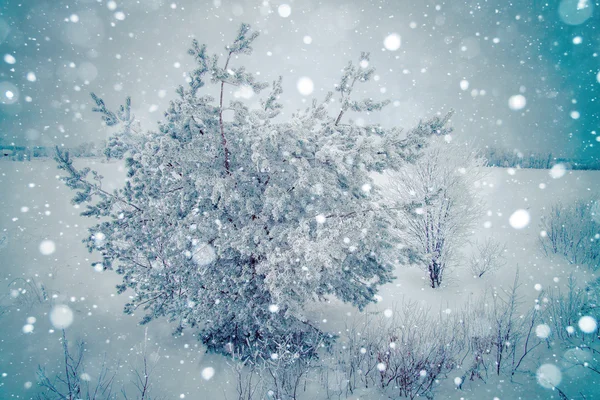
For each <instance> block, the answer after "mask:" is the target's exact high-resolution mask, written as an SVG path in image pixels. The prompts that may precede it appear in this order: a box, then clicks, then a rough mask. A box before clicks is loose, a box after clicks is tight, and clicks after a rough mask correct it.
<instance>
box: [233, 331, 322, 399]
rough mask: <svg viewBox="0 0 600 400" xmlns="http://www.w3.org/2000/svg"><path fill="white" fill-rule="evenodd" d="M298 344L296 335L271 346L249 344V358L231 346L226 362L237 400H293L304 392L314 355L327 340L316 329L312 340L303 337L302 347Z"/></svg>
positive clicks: (315, 360)
mask: <svg viewBox="0 0 600 400" xmlns="http://www.w3.org/2000/svg"><path fill="white" fill-rule="evenodd" d="M298 343H299V340H298V337H297V336H296V334H294V333H290V334H288V335H286V336H284V337H282V338H281V339H280V340H277V341H275V342H274V343H273V342H272V341H270V342H269V343H267V341H266V340H262V339H258V340H255V341H253V342H250V341H248V342H247V344H246V348H247V349H250V350H251V352H250V353H249V354H251V355H250V356H248V355H247V354H246V355H244V353H242V352H241V351H240V350H236V349H235V348H233V347H230V350H231V354H230V355H231V360H230V361H229V362H228V363H229V365H230V367H231V369H232V370H233V372H234V374H235V377H236V390H237V393H238V399H239V400H252V399H262V398H264V397H265V395H268V396H270V397H274V398H276V399H281V400H296V399H297V398H298V396H299V395H300V393H301V392H302V391H304V390H305V388H306V384H307V380H308V379H309V375H310V373H311V372H314V371H316V370H317V369H318V368H317V367H318V361H319V360H318V358H317V352H318V351H319V348H321V347H322V346H325V345H326V340H325V338H324V336H323V335H321V334H320V333H319V332H318V331H316V330H315V331H314V333H313V334H312V337H311V338H307V337H304V338H303V342H302V343H303V345H302V346H298V345H297V344H298ZM273 349H274V350H273ZM269 352H270V354H269Z"/></svg>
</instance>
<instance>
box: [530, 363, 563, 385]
mask: <svg viewBox="0 0 600 400" xmlns="http://www.w3.org/2000/svg"><path fill="white" fill-rule="evenodd" d="M536 377H537V381H538V383H539V384H540V385H541V386H542V387H544V388H546V389H553V388H555V387H557V386H558V385H559V384H560V382H561V380H562V373H561V372H560V369H559V368H558V367H557V366H556V365H554V364H543V365H541V366H540V367H539V368H538V370H537V373H536Z"/></svg>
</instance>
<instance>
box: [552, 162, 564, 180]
mask: <svg viewBox="0 0 600 400" xmlns="http://www.w3.org/2000/svg"><path fill="white" fill-rule="evenodd" d="M566 173H567V168H566V167H565V165H564V164H556V165H553V166H552V168H550V172H549V174H550V176H551V177H552V178H554V179H559V178H562V177H563V176H565V174H566Z"/></svg>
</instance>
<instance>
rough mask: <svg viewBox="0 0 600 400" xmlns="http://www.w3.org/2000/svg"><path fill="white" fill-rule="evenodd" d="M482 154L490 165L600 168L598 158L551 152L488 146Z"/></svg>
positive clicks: (579, 168) (541, 167)
mask: <svg viewBox="0 0 600 400" xmlns="http://www.w3.org/2000/svg"><path fill="white" fill-rule="evenodd" d="M482 155H483V156H484V157H485V158H486V159H487V164H488V166H490V167H504V168H536V169H550V168H552V167H553V166H554V165H556V164H563V165H564V166H565V167H566V168H567V169H578V170H600V160H598V159H595V160H593V159H589V160H586V159H577V158H566V157H555V156H553V155H552V153H536V152H523V153H521V152H517V151H511V150H506V149H496V148H493V147H488V148H486V149H483V150H482Z"/></svg>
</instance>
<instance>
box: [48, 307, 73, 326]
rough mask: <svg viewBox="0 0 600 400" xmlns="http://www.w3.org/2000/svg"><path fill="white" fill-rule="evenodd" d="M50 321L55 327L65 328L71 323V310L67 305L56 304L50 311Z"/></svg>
mask: <svg viewBox="0 0 600 400" xmlns="http://www.w3.org/2000/svg"><path fill="white" fill-rule="evenodd" d="M50 322H51V323H52V326H54V327H55V328H56V329H66V328H68V327H69V326H71V324H72V323H73V311H72V310H71V308H69V306H67V305H64V304H59V305H56V306H54V307H53V308H52V311H51V312H50Z"/></svg>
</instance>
